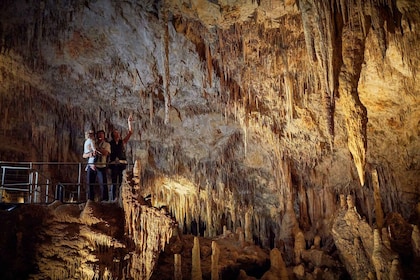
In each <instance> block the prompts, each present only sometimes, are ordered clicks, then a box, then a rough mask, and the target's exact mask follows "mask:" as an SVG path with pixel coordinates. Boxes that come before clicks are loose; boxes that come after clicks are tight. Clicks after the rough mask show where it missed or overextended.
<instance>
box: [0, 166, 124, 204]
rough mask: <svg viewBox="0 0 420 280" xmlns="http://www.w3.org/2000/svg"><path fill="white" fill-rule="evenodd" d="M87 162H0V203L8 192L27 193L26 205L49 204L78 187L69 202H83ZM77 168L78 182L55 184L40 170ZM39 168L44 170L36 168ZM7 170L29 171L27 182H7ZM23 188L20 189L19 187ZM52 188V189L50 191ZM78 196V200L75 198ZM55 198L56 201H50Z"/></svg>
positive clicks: (70, 196) (56, 182)
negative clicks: (66, 167)
mask: <svg viewBox="0 0 420 280" xmlns="http://www.w3.org/2000/svg"><path fill="white" fill-rule="evenodd" d="M87 164H88V163H86V162H42V161H40V162H13V161H0V167H1V171H2V174H1V185H0V203H1V202H3V194H4V192H5V191H6V192H7V191H10V192H25V193H27V198H26V203H40V202H45V203H49V202H52V201H53V200H56V199H60V200H62V199H64V198H65V197H66V195H67V193H66V192H67V191H68V188H67V187H69V186H76V190H75V192H76V193H74V191H73V192H70V193H69V194H68V196H69V201H72V202H82V199H81V187H82V172H84V171H85V169H84V168H82V166H86V165H87ZM114 164H115V163H107V164H106V165H107V167H109V166H111V165H114ZM69 165H70V166H77V181H76V182H63V181H61V180H56V181H55V182H54V181H53V180H52V179H51V178H47V177H45V176H44V175H43V174H42V172H41V170H40V169H43V167H45V166H69ZM130 165H132V163H127V168H129V166H130ZM37 166H39V167H42V168H39V169H38V168H36V167H37ZM6 169H15V170H27V171H28V174H27V176H28V177H27V178H28V180H27V181H26V182H18V183H16V182H14V183H7V182H6ZM41 178H42V179H43V180H45V183H41V182H40V179H41ZM19 186H20V187H21V188H18V187H19ZM50 186H52V188H51V189H50ZM74 195H76V198H75V197H74ZM51 197H53V198H54V199H50V198H51Z"/></svg>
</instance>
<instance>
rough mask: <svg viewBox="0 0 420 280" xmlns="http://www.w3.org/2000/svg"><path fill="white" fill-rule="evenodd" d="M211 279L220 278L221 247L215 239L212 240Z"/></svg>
mask: <svg viewBox="0 0 420 280" xmlns="http://www.w3.org/2000/svg"><path fill="white" fill-rule="evenodd" d="M211 250H212V254H211V280H218V279H219V255H220V249H219V246H218V245H217V243H216V242H215V241H212V242H211Z"/></svg>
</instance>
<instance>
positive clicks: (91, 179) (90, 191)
mask: <svg viewBox="0 0 420 280" xmlns="http://www.w3.org/2000/svg"><path fill="white" fill-rule="evenodd" d="M95 180H96V171H95V170H93V169H92V168H88V170H87V178H86V181H87V184H88V186H87V190H86V195H87V197H86V199H90V200H95V189H94V185H95Z"/></svg>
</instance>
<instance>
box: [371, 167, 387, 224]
mask: <svg viewBox="0 0 420 280" xmlns="http://www.w3.org/2000/svg"><path fill="white" fill-rule="evenodd" d="M372 183H373V199H374V201H375V214H376V225H377V227H378V228H379V229H381V228H382V227H383V226H384V212H383V210H382V203H381V190H380V186H379V179H378V172H377V170H376V169H374V170H373V171H372Z"/></svg>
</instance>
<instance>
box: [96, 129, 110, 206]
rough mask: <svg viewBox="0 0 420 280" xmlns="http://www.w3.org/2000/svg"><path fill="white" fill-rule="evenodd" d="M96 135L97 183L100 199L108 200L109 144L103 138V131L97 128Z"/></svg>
mask: <svg viewBox="0 0 420 280" xmlns="http://www.w3.org/2000/svg"><path fill="white" fill-rule="evenodd" d="M96 137H97V138H98V141H97V143H96V153H97V160H96V163H95V167H96V172H97V173H96V176H97V178H98V183H99V187H100V190H101V200H102V201H108V180H107V169H108V167H107V164H108V160H107V159H108V156H109V154H110V153H111V145H110V144H109V143H108V142H107V141H106V139H105V131H103V130H99V131H98V132H97V134H96Z"/></svg>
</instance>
